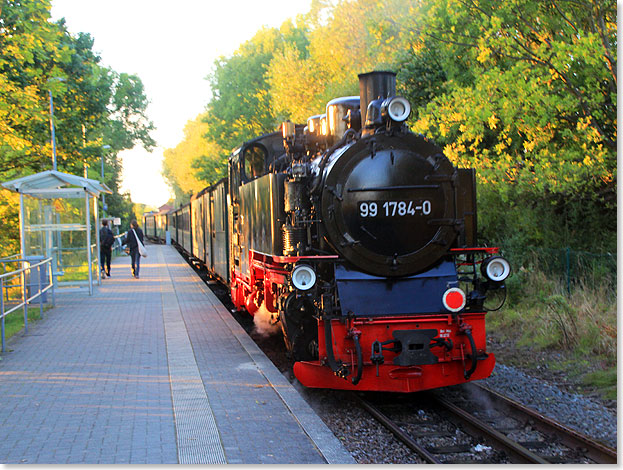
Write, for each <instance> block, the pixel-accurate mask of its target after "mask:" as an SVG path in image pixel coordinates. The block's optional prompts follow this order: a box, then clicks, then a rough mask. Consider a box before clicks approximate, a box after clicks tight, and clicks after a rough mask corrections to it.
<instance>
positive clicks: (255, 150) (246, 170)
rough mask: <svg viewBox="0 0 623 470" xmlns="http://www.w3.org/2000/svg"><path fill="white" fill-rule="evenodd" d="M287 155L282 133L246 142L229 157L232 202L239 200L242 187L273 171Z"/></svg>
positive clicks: (274, 133)
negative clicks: (281, 158) (278, 162)
mask: <svg viewBox="0 0 623 470" xmlns="http://www.w3.org/2000/svg"><path fill="white" fill-rule="evenodd" d="M283 155H285V149H284V147H283V136H282V134H281V132H273V133H271V134H266V135H263V136H261V137H258V138H256V139H253V140H250V141H248V142H245V143H244V144H243V145H241V146H240V147H238V148H237V149H236V150H234V152H233V153H232V155H231V156H230V157H229V183H230V185H229V187H230V192H231V196H230V197H231V199H232V202H233V201H236V200H237V197H238V189H239V187H240V186H242V185H245V184H247V183H250V182H251V181H253V180H256V179H257V178H260V177H262V176H264V175H266V174H268V173H270V172H272V171H274V170H273V168H274V167H275V163H276V162H277V161H278V159H279V158H280V157H283Z"/></svg>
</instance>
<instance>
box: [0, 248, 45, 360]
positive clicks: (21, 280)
mask: <svg viewBox="0 0 623 470" xmlns="http://www.w3.org/2000/svg"><path fill="white" fill-rule="evenodd" d="M15 262H21V263H23V264H28V266H24V267H22V268H20V269H16V270H13V271H9V272H5V273H4V274H1V275H0V334H1V335H2V352H5V351H6V338H5V318H6V316H7V315H9V314H11V313H13V312H15V311H16V310H19V309H20V308H23V309H24V333H27V332H28V304H30V303H32V301H33V300H35V299H39V314H40V315H41V318H43V294H44V293H46V292H47V291H48V290H50V289H52V304H53V305H54V304H55V303H56V301H55V299H54V282H53V278H52V258H46V259H44V260H43V261H40V262H38V263H36V264H32V260H28V259H20V258H15V257H14V256H11V257H9V258H5V259H2V260H0V263H1V264H2V265H3V266H5V265H6V263H15ZM44 266H45V268H44ZM35 268H36V269H35ZM44 269H46V270H47V282H48V284H47V285H46V286H45V287H44V286H43V281H42V279H41V278H42V275H41V274H42V273H44V272H45V271H43V270H44ZM33 273H36V277H37V280H36V282H35V283H33V282H32V281H33V279H32V276H33ZM27 277H28V279H29V281H30V282H28V283H26V278H27ZM16 281H18V283H16ZM34 287H36V288H37V290H36V293H34V294H33V292H34ZM16 289H21V295H10V291H11V290H16ZM31 294H32V295H31ZM7 307H8V309H7Z"/></svg>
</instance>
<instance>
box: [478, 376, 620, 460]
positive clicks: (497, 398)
mask: <svg viewBox="0 0 623 470" xmlns="http://www.w3.org/2000/svg"><path fill="white" fill-rule="evenodd" d="M469 387H472V388H475V389H477V390H478V392H483V393H485V394H486V395H487V397H488V398H490V399H491V401H492V402H494V403H495V404H496V405H498V406H500V407H503V408H504V411H505V412H507V413H509V414H511V415H513V417H516V418H526V417H528V418H530V419H532V420H533V421H532V422H531V423H530V424H531V425H532V426H533V427H534V428H536V429H538V430H539V431H541V432H543V433H545V434H548V435H550V436H551V435H554V436H556V437H557V438H558V439H560V442H561V443H562V444H564V445H565V446H567V447H569V448H570V449H573V450H577V451H578V452H581V453H582V454H584V455H585V456H586V457H588V458H589V459H591V460H593V461H594V462H596V463H604V464H616V463H617V451H616V449H613V448H612V447H608V446H607V445H604V444H602V443H600V442H597V441H595V440H594V439H591V438H590V437H588V436H586V435H584V434H582V433H580V432H578V431H576V430H574V429H571V428H569V427H567V426H565V425H564V424H561V423H559V422H558V421H556V420H554V419H552V418H549V417H547V416H545V415H543V414H541V413H539V412H537V411H535V410H533V409H531V408H527V407H526V406H524V405H522V404H520V403H518V402H516V401H515V400H513V399H511V398H508V397H506V396H504V395H501V394H500V393H498V392H496V391H494V390H491V389H490V388H487V387H485V386H483V385H479V384H473V383H472V384H469Z"/></svg>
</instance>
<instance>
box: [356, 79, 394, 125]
mask: <svg viewBox="0 0 623 470" xmlns="http://www.w3.org/2000/svg"><path fill="white" fill-rule="evenodd" d="M358 76H359V100H360V103H361V127H362V128H363V127H364V126H365V125H366V118H367V112H368V104H370V101H373V100H376V99H378V98H388V97H390V96H395V95H396V74H395V73H394V72H379V71H375V72H368V73H361V74H359V75H358Z"/></svg>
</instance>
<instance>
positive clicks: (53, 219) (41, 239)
mask: <svg viewBox="0 0 623 470" xmlns="http://www.w3.org/2000/svg"><path fill="white" fill-rule="evenodd" d="M87 204H89V207H88V209H87ZM93 209H94V204H93V197H91V196H87V195H86V193H85V194H83V197H76V198H62V199H61V198H55V199H40V198H36V197H29V196H24V254H25V255H26V256H43V257H45V258H47V257H52V259H53V264H52V269H53V272H54V273H55V274H56V275H57V276H59V277H58V280H59V284H60V285H63V284H65V285H67V284H83V283H88V282H89V259H88V256H87V253H88V251H87V250H89V251H91V261H92V262H91V274H92V276H95V275H96V274H97V262H96V260H97V253H96V249H95V244H96V233H95V230H96V227H97V225H96V220H95V214H94V210H93ZM87 211H88V219H87ZM87 220H89V224H88V225H89V229H90V240H88V237H87ZM89 242H90V243H89ZM87 244H90V245H91V246H90V247H87ZM93 261H95V263H94V262H93Z"/></svg>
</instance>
